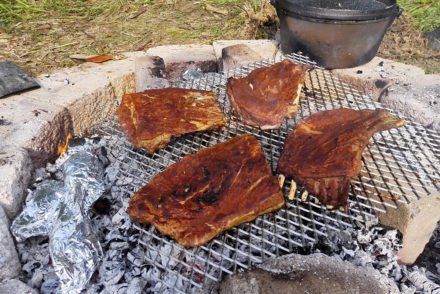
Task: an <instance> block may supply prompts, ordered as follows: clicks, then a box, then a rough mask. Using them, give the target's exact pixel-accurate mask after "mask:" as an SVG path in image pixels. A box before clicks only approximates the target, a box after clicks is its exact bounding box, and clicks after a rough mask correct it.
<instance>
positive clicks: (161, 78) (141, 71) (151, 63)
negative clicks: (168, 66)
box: [134, 55, 169, 92]
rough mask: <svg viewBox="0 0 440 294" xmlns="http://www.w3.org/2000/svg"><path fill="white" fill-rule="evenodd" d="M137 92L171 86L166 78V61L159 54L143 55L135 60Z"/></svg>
mask: <svg viewBox="0 0 440 294" xmlns="http://www.w3.org/2000/svg"><path fill="white" fill-rule="evenodd" d="M134 68H135V71H134V79H135V83H136V92H141V91H144V90H146V89H151V88H164V87H167V86H169V82H168V80H167V79H166V78H165V75H166V72H165V62H164V61H163V59H162V58H161V57H159V56H149V55H146V56H142V57H138V58H136V59H135V60H134Z"/></svg>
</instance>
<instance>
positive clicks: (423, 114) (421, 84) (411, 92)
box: [333, 57, 440, 130]
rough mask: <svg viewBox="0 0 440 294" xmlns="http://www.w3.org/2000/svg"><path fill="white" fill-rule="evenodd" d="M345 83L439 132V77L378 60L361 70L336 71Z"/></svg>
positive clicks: (381, 59)
mask: <svg viewBox="0 0 440 294" xmlns="http://www.w3.org/2000/svg"><path fill="white" fill-rule="evenodd" d="M333 73H335V74H336V75H338V76H339V77H340V79H341V80H342V81H343V82H346V83H347V84H348V85H350V86H354V87H355V88H357V89H360V90H361V91H365V92H366V93H367V94H369V95H370V96H371V97H372V98H373V99H374V100H378V101H380V102H381V103H382V104H383V105H385V106H386V107H389V108H392V109H395V110H397V111H399V112H400V113H401V114H403V115H405V116H406V117H408V118H409V119H411V120H413V121H416V122H418V123H420V124H422V125H423V126H425V127H430V128H433V129H436V130H440V116H439V115H438V113H440V75H435V74H425V72H424V71H423V70H422V69H421V68H418V67H416V66H413V65H407V64H403V63H399V62H395V61H392V60H387V59H383V58H380V57H375V58H374V59H373V60H372V61H370V62H369V63H367V64H364V65H362V66H358V67H355V68H349V69H338V70H334V71H333Z"/></svg>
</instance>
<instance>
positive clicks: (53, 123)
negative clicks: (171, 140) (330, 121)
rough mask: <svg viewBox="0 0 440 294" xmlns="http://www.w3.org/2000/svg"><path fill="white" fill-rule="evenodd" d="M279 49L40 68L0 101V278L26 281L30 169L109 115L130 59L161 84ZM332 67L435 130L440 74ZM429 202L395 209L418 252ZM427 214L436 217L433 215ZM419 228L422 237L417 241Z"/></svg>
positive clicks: (260, 43)
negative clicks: (28, 86)
mask: <svg viewBox="0 0 440 294" xmlns="http://www.w3.org/2000/svg"><path fill="white" fill-rule="evenodd" d="M277 54H279V51H278V49H277V46H276V44H275V43H274V41H271V40H235V41H234V40H228V41H216V42H214V43H213V45H171V46H159V47H155V48H151V49H149V50H148V51H147V52H129V53H124V54H122V55H123V57H122V58H120V59H118V60H113V61H108V62H105V63H102V64H93V63H84V64H81V65H79V66H77V67H74V68H71V69H64V70H60V71H56V72H53V73H49V74H43V75H41V76H39V77H37V79H36V80H37V81H38V83H39V84H40V85H41V88H40V89H37V90H33V91H29V92H25V93H23V94H20V95H14V96H9V97H6V98H4V99H0V138H1V140H0V175H1V176H0V251H1V252H2V258H0V283H1V282H4V283H3V284H2V285H3V286H4V285H14V288H15V289H18V288H20V289H21V287H27V286H26V285H25V284H23V283H21V282H20V281H19V280H14V278H17V277H18V276H19V275H20V272H21V265H20V262H19V259H18V255H17V252H16V249H15V245H14V241H13V239H12V237H11V234H10V231H9V225H10V221H11V220H13V219H14V218H15V216H17V215H18V213H19V212H20V211H21V209H22V205H23V202H24V199H25V196H26V191H27V187H28V184H29V181H30V178H31V175H32V171H33V170H34V169H35V168H37V167H40V166H42V165H44V164H46V162H48V161H51V160H54V159H55V158H56V156H57V150H58V147H59V146H63V145H64V144H65V141H66V137H67V136H68V134H71V135H76V136H82V135H85V134H86V133H87V132H88V131H89V130H90V129H91V128H92V127H93V126H96V125H99V124H100V123H102V122H103V121H104V120H105V119H107V118H108V117H110V116H112V115H113V114H114V113H115V110H116V107H117V106H118V103H119V101H120V99H121V97H122V95H123V94H124V93H128V92H134V91H135V90H136V85H135V78H134V77H135V60H143V62H144V64H145V62H146V64H147V66H146V67H145V68H142V67H140V68H139V69H141V70H142V69H144V70H145V71H144V76H143V79H144V82H145V83H147V86H154V85H160V84H161V83H163V80H165V79H164V78H167V79H177V78H178V77H180V76H181V74H182V73H183V72H184V71H185V70H186V69H188V68H193V69H194V68H201V69H202V70H203V71H215V70H218V69H222V70H224V71H227V70H229V69H231V68H233V67H235V66H240V65H244V64H247V63H250V62H255V61H258V60H260V59H267V58H273V57H275V56H277ZM148 56H150V57H148ZM151 56H156V57H154V58H153V57H151ZM157 56H159V57H160V58H158V57H157ZM148 60H150V61H148ZM148 62H150V65H148ZM161 65H162V66H161ZM334 73H336V74H337V75H339V76H340V77H341V78H342V80H344V81H347V82H349V83H351V84H353V85H355V86H356V87H358V88H361V89H363V90H365V92H366V93H367V94H370V95H372V97H373V98H374V99H376V100H380V101H381V102H382V103H384V104H385V105H386V106H388V107H390V108H395V109H396V110H398V111H400V112H401V113H403V114H404V115H406V116H408V117H410V118H411V119H413V120H415V121H418V122H420V123H421V124H423V125H425V126H429V127H431V128H434V129H437V130H440V116H438V115H436V113H439V112H440V97H438V95H439V93H440V83H439V82H438V81H440V76H438V75H425V74H424V72H423V70H421V69H419V68H417V67H414V66H408V65H404V64H400V63H397V62H393V61H390V60H385V59H381V58H375V59H373V60H372V61H371V62H370V63H368V64H366V65H364V66H361V67H359V68H355V69H347V70H336V71H334ZM435 95H437V96H435ZM427 202H428V203H422V204H420V203H419V204H417V205H414V207H409V206H408V207H404V211H403V212H398V213H399V214H404V215H407V216H408V217H406V218H405V220H404V221H403V222H402V223H399V224H396V225H395V227H397V228H399V230H401V231H402V232H405V231H408V232H407V235H408V236H409V237H407V239H409V241H413V240H412V239H414V238H418V240H419V241H418V242H420V243H421V244H419V247H421V248H422V250H423V247H424V245H425V244H426V242H427V241H428V240H429V237H430V233H429V232H428V233H426V232H420V227H423V226H422V224H423V223H422V221H423V220H418V218H417V211H420V209H421V207H420V206H421V205H422V206H426V205H428V206H430V207H437V205H439V204H438V203H440V196H438V197H430V198H429V200H428V201H427ZM422 209H423V207H422ZM434 211H440V209H434ZM413 212H414V213H413ZM425 217H431V219H438V216H437V215H436V216H426V215H425ZM425 219H426V218H425ZM417 222H420V223H417ZM414 223H416V225H414ZM419 224H420V226H419ZM410 227H416V228H419V231H418V235H417V236H416V235H415V236H413V237H411V234H412V232H411V229H410ZM429 230H430V228H427V231H429ZM422 233H425V235H424V237H423V238H421V241H420V235H421V234H422ZM431 233H432V231H431ZM404 234H405V233H404ZM404 247H405V246H404ZM420 252H421V251H420ZM420 252H415V253H410V254H409V256H408V257H406V258H407V259H406V260H407V261H408V262H409V263H411V261H412V262H414V261H415V258H416V257H417V256H418V254H419V253H420ZM11 279H12V280H11ZM5 283H6V284H5ZM3 286H0V287H3ZM23 289H25V288H23ZM28 290H29V289H28ZM29 291H30V292H32V291H31V290H29Z"/></svg>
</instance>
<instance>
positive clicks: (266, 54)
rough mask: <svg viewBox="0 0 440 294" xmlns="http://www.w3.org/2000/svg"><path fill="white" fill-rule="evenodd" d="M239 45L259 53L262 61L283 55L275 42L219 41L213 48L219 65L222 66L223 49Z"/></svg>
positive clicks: (215, 42)
mask: <svg viewBox="0 0 440 294" xmlns="http://www.w3.org/2000/svg"><path fill="white" fill-rule="evenodd" d="M238 44H243V45H246V46H248V47H249V48H250V49H251V50H253V51H255V52H257V53H258V54H259V55H260V56H261V59H273V58H276V57H277V56H279V55H281V51H280V50H279V49H278V47H277V44H276V42H275V41H274V40H218V41H214V42H213V44H212V46H213V47H214V52H215V56H216V58H217V60H218V62H219V64H222V50H223V48H226V47H229V46H234V45H238Z"/></svg>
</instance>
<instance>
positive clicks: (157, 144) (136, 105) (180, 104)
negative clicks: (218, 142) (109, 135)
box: [118, 88, 225, 153]
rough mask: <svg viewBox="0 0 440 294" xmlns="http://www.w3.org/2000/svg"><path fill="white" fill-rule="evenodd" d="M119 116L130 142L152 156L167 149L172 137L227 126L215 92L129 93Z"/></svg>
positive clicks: (150, 91) (125, 96)
mask: <svg viewBox="0 0 440 294" xmlns="http://www.w3.org/2000/svg"><path fill="white" fill-rule="evenodd" d="M118 115H119V121H120V123H121V126H122V130H123V131H124V133H125V134H126V136H127V137H128V138H129V139H130V141H131V142H132V143H133V144H134V145H135V146H136V147H138V148H143V149H145V150H147V151H148V152H150V153H154V152H155V151H157V150H158V149H161V148H164V147H165V146H166V145H167V144H168V143H169V142H170V140H171V138H172V137H177V136H180V135H182V134H186V133H190V132H196V131H204V130H210V129H213V128H217V127H221V126H223V125H224V124H225V122H224V118H223V112H222V110H221V109H220V106H219V104H218V102H217V99H216V95H215V93H214V92H211V91H203V90H195V89H180V88H164V89H156V90H146V91H144V92H140V93H132V94H125V95H124V96H123V98H122V102H121V105H120V107H119V110H118Z"/></svg>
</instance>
